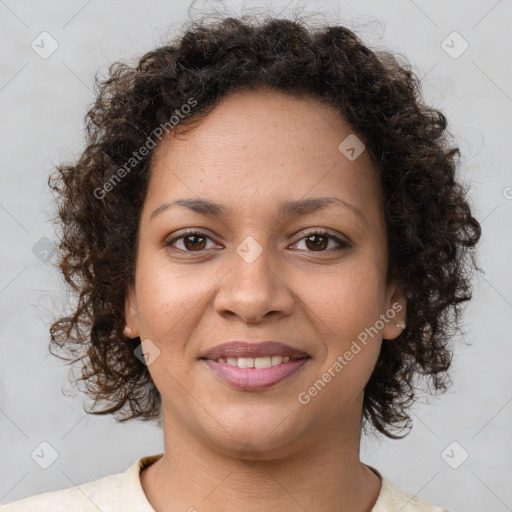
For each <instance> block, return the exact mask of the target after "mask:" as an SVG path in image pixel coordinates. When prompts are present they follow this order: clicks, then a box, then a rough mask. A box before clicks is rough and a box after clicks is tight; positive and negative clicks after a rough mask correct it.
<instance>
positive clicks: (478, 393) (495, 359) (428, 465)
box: [0, 0, 512, 512]
mask: <svg viewBox="0 0 512 512" xmlns="http://www.w3.org/2000/svg"><path fill="white" fill-rule="evenodd" d="M286 4H287V3H285V2H272V3H262V2H247V3H246V4H245V7H244V8H243V10H244V12H246V11H248V10H250V9H252V8H253V7H258V6H262V5H263V6H267V7H272V8H273V9H274V12H275V14H281V11H282V15H284V16H286V13H287V12H289V10H287V9H285V8H284V7H285V6H286ZM210 5H211V6H214V7H216V8H218V9H220V10H221V11H222V9H223V8H222V7H221V6H220V3H219V2H213V1H212V2H210ZM293 5H296V4H292V6H293ZM228 6H229V8H228V9H227V10H228V11H229V10H230V9H231V10H232V12H233V13H240V12H241V10H242V8H241V7H240V4H239V3H238V2H228ZM188 9H189V2H178V1H169V0H167V1H157V0H145V1H144V2H136V1H133V0H129V1H124V2H115V1H99V0H89V1H86V0H69V1H67V2H57V1H56V0H53V1H46V2H35V1H22V0H5V1H3V0H0V34H1V36H0V37H1V44H0V52H1V63H2V67H1V76H0V113H1V117H0V119H1V124H0V130H1V134H0V158H1V159H2V164H1V179H2V186H1V187H0V226H1V234H2V243H1V244H0V252H1V256H0V257H1V262H2V264H1V266H0V308H1V318H0V320H1V321H0V333H1V337H0V344H1V345H0V346H1V352H0V354H1V357H0V460H1V461H2V464H0V503H7V502H10V501H14V500H16V499H20V498H23V497H25V496H29V495H32V494H36V493H41V492H45V491H50V490H55V489H61V488H65V487H70V486H72V485H78V484H81V483H84V482H87V481H92V480H95V479H97V478H99V477H101V476H104V475H107V474H111V473H117V472H121V471H124V470H125V469H126V468H127V467H128V466H129V465H130V464H132V463H133V462H134V461H135V460H136V459H137V458H138V457H141V456H143V455H149V454H153V453H158V452H160V451H161V450H162V449H163V442H162V432H161V430H160V429H159V428H158V427H156V426H154V425H152V424H143V423H137V422H132V423H131V424H121V425H120V424H116V423H115V422H114V421H113V420H112V419H110V418H104V417H103V418H102V417H94V416H91V415H86V414H85V413H84V411H83V408H82V406H83V398H82V395H81V394H80V393H78V392H76V391H75V393H74V395H75V396H73V394H72V393H71V392H70V391H69V390H70V388H71V384H70V381H69V380H68V370H69V368H68V367H66V366H65V365H64V364H63V363H62V362H61V361H60V360H57V359H56V358H54V357H53V356H51V355H49V354H48V349H47V346H48V341H49V333H48V326H49V324H50V322H51V321H52V320H53V318H54V317H55V316H57V315H58V314H59V313H60V312H61V311H62V308H63V307H64V306H65V303H66V300H65V299H66V297H65V295H64V290H65V288H64V286H63V284H62V282H61V279H60V276H59V274H58V272H57V271H56V270H55V269H54V268H53V267H52V266H51V264H52V262H53V261H54V259H55V254H53V255H52V254H51V245H50V244H49V242H48V240H47V239H52V238H53V237H54V232H53V229H54V228H53V226H52V224H51V223H50V222H49V221H48V219H49V218H50V217H52V216H53V215H54V213H55V212H54V209H53V204H52V196H51V194H50V192H49V189H48V187H47V177H48V174H49V173H50V172H51V170H52V168H53V166H54V165H55V164H57V163H59V162H62V161H69V160H70V159H73V158H74V157H76V156H77V155H78V154H79V153H80V150H81V149H82V147H83V146H82V143H83V124H82V121H83V116H84V114H85V112H86V109H87V106H88V105H89V104H90V103H91V102H92V101H93V92H92V84H93V77H94V74H95V73H96V71H100V72H102V73H103V74H104V73H105V71H106V68H107V66H108V65H109V64H110V63H111V62H113V61H114V60H118V59H128V58H130V57H132V56H137V57H140V56H141V55H142V54H144V53H145V52H146V51H149V50H150V49H152V48H153V47H154V46H156V45H158V44H160V43H162V42H164V41H165V36H166V34H170V33H173V31H174V30H175V29H176V28H177V27H179V25H180V23H181V22H182V21H183V20H185V19H187V18H188V16H189V15H190V16H193V17H196V16H197V15H199V14H201V12H202V11H204V10H209V7H208V4H207V3H204V4H199V5H195V6H194V7H193V8H192V9H191V12H190V14H189V13H188ZM307 9H308V10H313V11H315V12H316V11H319V12H323V13H325V16H324V17H325V19H332V18H335V19H338V18H339V17H341V21H342V22H344V23H345V24H346V25H348V26H349V27H350V28H353V29H355V30H356V31H357V32H358V33H359V34H360V35H361V36H362V37H363V39H364V40H365V41H366V42H367V43H369V44H371V45H373V46H374V47H388V48H391V49H392V50H395V51H397V52H400V53H402V54H403V55H404V56H406V57H407V58H408V59H410V60H411V61H412V63H413V65H414V69H415V71H416V72H417V73H418V74H419V76H420V77H423V80H422V81H423V86H424V94H425V97H426V98H427V100H428V101H429V102H430V103H433V104H435V105H436V106H437V107H438V108H440V109H441V110H443V111H444V113H445V114H446V115H447V117H448V119H449V123H450V125H449V126H450V130H451V132H452V133H453V134H454V136H455V137H456V139H457V142H458V144H459V145H460V147H461V150H462V152H463V161H462V166H461V176H462V179H463V181H465V182H467V183H470V184H471V187H472V188H471V198H472V201H473V206H474V212H475V215H476V216H477V218H478V219H479V220H480V221H481V222H482V229H483V237H482V243H481V248H480V264H481V266H482V267H483V268H484V270H485V275H480V276H479V277H478V279H477V280H476V282H475V288H474V300H473V301H472V303H471V304H470V305H469V306H468V307H467V309H466V314H465V320H464V331H465V335H464V340H465V341H466V342H469V343H471V346H465V345H464V344H463V343H461V339H460V338H457V339H455V340H454V343H455V352H456V353H455V358H454V365H453V370H452V375H453V380H454V385H453V387H452V388H451V389H450V391H449V393H447V394H445V395H443V396H442V397H440V398H433V399H430V402H431V403H430V404H427V403H426V400H424V401H423V402H422V403H419V404H418V405H417V406H416V407H415V408H414V417H413V419H414V425H415V426H414V429H413V431H412V432H411V434H410V435H409V436H408V437H407V438H406V439H404V440H402V441H390V440H387V439H381V440H375V439H372V440H368V439H366V440H364V443H363V447H362V460H363V461H365V462H366V463H368V464H371V465H373V466H374V467H377V468H378V469H379V470H380V471H381V472H382V473H383V474H384V475H385V476H386V477H387V478H388V479H390V480H391V481H392V482H394V483H395V484H396V485H398V486H400V487H402V488H404V489H406V490H408V491H409V492H412V493H417V494H418V495H420V496H421V497H423V498H425V499H427V500H430V501H432V502H434V503H437V504H439V505H442V506H444V507H446V508H450V509H452V510H453V511H463V510H464V511H465V510H472V511H475V512H484V511H488V510H494V511H496V512H501V511H503V512H504V511H507V510H512V485H511V482H512V428H511V425H512V385H511V384H512V373H511V372H510V361H511V360H512V343H511V338H510V329H509V327H510V318H511V315H512V279H511V267H510V254H511V249H512V237H511V236H510V231H511V230H510V227H511V225H512V172H511V166H510V156H509V150H510V143H511V142H512V137H511V135H512V133H511V131H512V129H511V123H510V120H511V113H512V85H511V84H512V66H511V61H510V48H512V36H511V32H510V30H509V28H510V25H511V23H512V3H511V2H510V1H508V0H499V1H496V0H489V1H487V0H486V1H483V0H482V1H475V0H472V1H467V0H464V1H462V0H459V1H451V2H447V1H445V0H436V1H433V0H429V1H424V2H421V3H420V2H419V0H417V1H416V2H413V1H412V0H409V1H406V0H404V1H400V2H398V1H396V2H391V1H389V0H387V1H382V0H374V1H368V0H366V1H360V2H355V1H343V2H308V7H307ZM43 31H46V32H48V33H49V34H51V37H52V38H54V39H55V40H56V41H57V43H58V48H57V50H56V51H55V52H54V53H53V54H52V55H50V56H49V57H48V58H45V59H44V58H42V57H41V56H40V55H39V54H38V53H36V51H34V50H33V49H32V47H31V42H32V41H34V40H35V43H34V44H39V45H40V46H42V43H41V42H40V41H41V38H42V37H46V38H47V39H45V46H44V48H45V49H46V50H48V49H50V48H51V40H50V39H49V38H48V36H39V34H41V32H43ZM454 31H457V32H458V33H459V34H460V35H461V36H462V37H463V38H464V40H466V41H467V43H468V44H469V47H468V49H467V50H466V51H465V52H464V53H462V54H461V55H460V56H458V57H457V58H453V57H454V56H455V54H458V53H459V52H460V51H461V50H462V49H463V46H462V45H463V44H464V42H463V40H462V39H460V38H459V39H457V37H458V36H456V35H455V36H453V35H451V36H450V34H452V33H453V32H454ZM448 36H449V37H448ZM447 37H448V39H446V38H447ZM444 40H446V42H445V43H444V44H443V41H444ZM447 46H448V47H447ZM449 47H451V48H449ZM38 50H39V52H42V51H43V49H42V48H39V49H38ZM445 50H447V51H448V52H451V53H452V55H451V56H450V55H449V54H448V53H447V51H445ZM45 251H46V252H45ZM48 251H49V252H48ZM65 393H66V394H67V396H66V395H65ZM42 442H47V443H49V444H50V445H51V446H52V447H53V448H54V449H55V450H56V452H57V454H58V458H57V459H56V460H55V462H54V463H53V464H52V465H51V466H50V467H49V468H48V469H43V468H41V467H40V466H39V465H38V464H37V463H36V462H35V461H34V460H33V458H32V457H31V454H32V453H33V452H34V450H35V451H36V452H37V451H39V452H40V450H41V446H40V445H41V443H42ZM453 442H456V443H458V444H456V445H451V443H453ZM450 445H451V446H450ZM44 446H45V445H43V449H44ZM447 447H448V449H447ZM44 451H45V453H46V454H51V449H45V450H44ZM466 452H467V454H468V458H467V460H465V461H464V462H463V463H462V464H461V465H460V466H459V467H458V468H457V469H454V468H453V467H451V466H456V465H458V464H460V462H461V461H462V460H463V458H464V457H465V454H466ZM443 454H444V455H443ZM47 456H50V455H47ZM34 458H36V457H34ZM47 462H50V460H48V461H47ZM449 463H450V464H451V466H450V464H449Z"/></svg>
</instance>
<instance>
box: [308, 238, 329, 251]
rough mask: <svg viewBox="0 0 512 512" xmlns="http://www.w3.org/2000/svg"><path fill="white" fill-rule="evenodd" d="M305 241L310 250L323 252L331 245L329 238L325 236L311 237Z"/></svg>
mask: <svg viewBox="0 0 512 512" xmlns="http://www.w3.org/2000/svg"><path fill="white" fill-rule="evenodd" d="M305 240H306V246H307V247H308V249H314V250H316V249H320V250H323V249H325V248H326V247H327V246H328V245H329V240H328V237H327V236H325V235H310V236H308V237H306V238H305Z"/></svg>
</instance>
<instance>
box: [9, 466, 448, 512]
mask: <svg viewBox="0 0 512 512" xmlns="http://www.w3.org/2000/svg"><path fill="white" fill-rule="evenodd" d="M368 467H370V469H372V470H373V471H374V472H375V473H377V475H378V476H379V478H380V479H381V484H382V486H381V490H380V494H379V497H378V499H377V502H376V503H375V505H374V506H373V508H372V512H450V511H449V510H446V509H444V508H441V507H438V506H436V505H433V504H432V503H429V502H428V501H425V500H424V499H422V498H419V497H418V496H415V495H414V494H411V493H409V492H406V491H404V490H402V489H400V488H399V487H397V486H395V485H394V484H392V483H391V482H390V481H389V480H387V479H386V478H385V477H383V476H382V474H381V473H379V472H378V471H377V470H376V469H375V468H372V467H371V466H368ZM0 512H1V511H0Z"/></svg>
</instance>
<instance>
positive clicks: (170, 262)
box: [125, 89, 406, 512]
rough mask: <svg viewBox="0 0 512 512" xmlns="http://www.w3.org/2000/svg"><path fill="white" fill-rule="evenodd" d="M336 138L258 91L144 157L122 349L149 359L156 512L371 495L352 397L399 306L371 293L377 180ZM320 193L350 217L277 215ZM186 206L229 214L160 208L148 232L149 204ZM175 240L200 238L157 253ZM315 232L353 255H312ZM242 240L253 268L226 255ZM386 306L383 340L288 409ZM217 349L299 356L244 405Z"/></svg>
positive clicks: (382, 253)
mask: <svg viewBox="0 0 512 512" xmlns="http://www.w3.org/2000/svg"><path fill="white" fill-rule="evenodd" d="M351 133H352V131H351V128H350V126H349V125H348V124H347V123H346V122H345V121H344V119H343V118H342V117H341V116H340V115H339V114H337V113H336V112H335V111H333V110H331V109H330V108H329V107H327V106H325V105H323V104H321V103H319V102H318V101H316V100H315V99H313V98H309V97H307V98H305V97H299V96H290V95H286V94H283V93H281V92H275V91H268V90H262V89H259V90H252V91H244V92H237V93H235V94H233V95H231V96H227V97H225V98H224V99H223V100H222V102H221V103H220V104H219V105H218V106H217V107H216V108H215V110H214V111H213V112H212V113H211V114H210V116H209V117H207V118H206V120H205V121H204V122H203V123H202V124H201V125H199V126H198V127H196V128H195V129H194V130H192V131H191V132H190V133H189V134H187V135H186V136H182V137H179V138H178V139H176V138H174V137H172V136H171V135H168V137H167V139H164V140H163V142H162V144H161V145H160V146H159V147H158V148H157V149H156V154H155V159H154V161H153V167H152V171H151V172H152V175H151V178H150V183H149V188H148V193H147V197H146V200H145V203H144V207H143V210H142V214H141V219H140V227H139V238H138V248H137V263H136V280H135V288H130V289H129V291H128V293H127V296H126V307H125V313H126V326H127V329H128V330H129V331H130V333H131V336H132V337H135V336H140V339H141V340H146V339H150V340H151V342H152V343H154V345H155V346H157V347H158V349H159V351H160V353H159V355H158V357H156V359H155V360H154V362H152V363H151V364H150V365H149V367H148V368H149V371H150V373H151V377H152V378H153V380H154V382H155V385H156V386H157V388H158V390H159V391H160V393H161V395H162V411H163V418H164V442H165V454H164V456H163V457H162V459H160V460H159V461H157V462H156V463H155V464H153V465H152V466H151V467H149V468H148V469H147V470H145V471H144V472H143V473H142V475H141V480H142V486H143V489H144V492H145V493H146V495H147V497H148V499H149V501H150V503H151V504H152V506H153V507H154V508H155V510H157V511H158V512H167V511H171V510H172V511H174V510H188V509H189V508H190V507H195V508H196V509H197V510H200V511H201V512H203V511H204V512H209V511H218V510H225V511H228V512H229V511H235V510H237V511H239V510H241V508H240V507H241V504H243V510H245V511H256V510H258V511H260V510H277V509H278V508H279V509H282V510H287V511H299V510H300V511H303V510H304V509H306V510H308V511H316V510H322V511H324V512H329V511H337V512H339V511H349V510H350V511H352V512H364V511H370V510H371V508H372V506H373V504H374V503H375V501H376V500H377V497H378V494H379V492H380V481H379V479H378V477H377V476H376V475H375V474H374V473H373V472H372V471H371V470H370V469H369V468H368V467H367V466H365V465H364V464H362V463H361V462H360V460H359V439H360V432H361V427H360V423H361V414H362V403H363V392H364V387H365V385H366V383H367V381H368V379H369V378H370V375H371V373H372V370H373V368H374V365H375V363H376V361H377V358H378V355H379V350H380V345H381V341H382V338H386V339H394V338H396V337H397V336H398V335H399V334H401V332H402V330H401V328H400V327H397V326H396V325H395V323H403V322H405V319H406V301H405V298H404V296H403V293H402V291H401V290H400V289H399V288H398V287H397V286H396V285H395V284H394V283H392V282H391V283H386V279H385V275H386V269H387V257H386V254H387V253H386V250H387V247H386V234H385V233H386V232H385V221H384V213H383V205H382V201H381V195H380V189H379V183H378V179H377V171H376V169H375V168H373V166H372V165H371V163H370V159H369V157H368V155H366V153H364V152H363V153H362V154H361V156H359V157H358V158H357V159H356V160H355V161H349V160H348V159H347V158H345V156H344V155H343V154H342V153H341V152H340V151H339V150H338V145H339V144H340V143H341V142H342V141H343V140H344V139H345V138H346V137H347V136H348V135H349V134H351ZM326 196H329V197H336V198H338V199H340V200H343V201H346V202H347V203H350V204H351V205H353V206H355V207H356V208H359V209H360V210H361V212H362V214H363V216H364V217H363V216H360V215H358V214H356V213H355V212H354V211H353V210H352V209H351V208H347V207H346V206H343V205H342V204H335V205H332V206H328V207H327V208H325V209H323V210H318V211H316V212H313V213H309V214H299V215H294V216H290V217H288V218H284V217H281V218H280V217H279V215H278V208H279V205H280V204H281V203H282V202H284V201H287V200H296V199H303V198H313V197H326ZM198 197H200V198H204V199H208V200H211V201H215V202H217V203H220V204H222V205H224V206H226V207H227V208H230V209H231V210H232V211H231V213H229V214H227V215H226V216H225V217H223V218H215V217H213V216H211V215H210V216H209V215H204V214H199V213H195V212H192V211H190V210H189V209H187V208H185V207H182V206H173V207H171V208H169V209H168V210H166V211H165V212H163V213H161V214H160V215H158V216H156V217H154V218H153V219H152V220H150V215H151V213H152V212H153V211H154V210H155V209H156V208H157V207H159V206H160V205H161V204H162V203H163V202H172V201H175V200H177V199H181V198H198ZM185 228H201V229H202V230H206V231H207V232H208V237H209V238H206V239H205V240H204V241H203V240H202V239H198V240H197V241H196V242H195V245H194V240H193V238H189V239H188V242H187V240H186V239H180V240H177V241H175V242H174V245H173V246H168V247H166V246H165V243H166V242H169V241H171V240H172V239H174V238H175V237H177V236H179V235H181V234H183V230H184V229H185ZM316 228H321V229H322V230H324V229H325V230H327V231H328V232H329V233H330V234H332V235H334V236H337V237H338V238H340V239H341V240H344V241H346V242H348V243H349V244H350V246H351V247H349V248H338V247H337V244H336V242H335V241H334V240H333V239H329V238H327V239H323V238H321V237H320V238H318V237H317V241H316V243H318V245H319V246H320V247H321V248H319V249H318V248H315V245H314V243H312V242H310V243H308V242H307V240H308V239H307V238H305V237H307V236H308V235H310V234H311V233H312V232H313V231H314V229H316ZM247 237H252V238H254V239H255V240H256V241H257V243H258V244H259V245H260V246H261V249H262V253H261V255H260V256H259V257H258V258H257V259H256V260H255V261H253V262H252V263H247V262H246V261H245V260H244V259H243V258H242V257H241V256H240V255H239V254H238V253H237V251H236V248H237V247H238V246H239V245H240V244H241V243H242V242H243V241H244V240H245V239H246V238H247ZM313 242H315V240H314V239H313ZM327 242H328V245H327ZM194 247H199V248H200V249H196V250H194ZM180 249H181V250H180ZM187 249H188V252H186V251H187ZM394 303H395V304H396V303H399V304H400V305H401V306H402V309H401V311H400V312H398V313H396V316H395V317H394V318H393V320H392V321H390V322H388V323H386V324H385V326H384V328H383V329H382V331H381V332H380V334H378V335H376V336H375V337H373V338H372V339H371V341H370V342H369V343H368V344H367V345H366V346H364V347H363V348H362V350H361V351H360V352H359V353H358V354H357V355H355V356H354V358H353V359H352V360H351V361H350V362H349V363H348V364H347V365H346V366H345V367H344V368H343V370H342V371H341V372H339V373H338V374H337V375H336V377H335V378H333V379H332V380H331V382H329V383H328V384H327V385H326V386H325V388H324V389H323V390H322V391H321V392H320V393H318V395H317V396H315V397H314V398H312V400H311V401H310V403H308V404H307V405H303V404H301V403H299V401H298V400H297V396H298V394H299V393H300V392H303V391H306V390H307V389H308V388H309V387H310V386H312V385H313V383H314V382H316V381H317V380H318V379H319V378H320V377H321V376H322V374H323V373H324V372H326V371H327V370H328V368H329V367H331V366H332V364H333V363H334V362H335V361H336V358H337V357H338V356H339V355H342V354H344V353H345V352H346V351H347V350H348V349H349V348H350V345H351V343H352V342H353V340H355V339H356V338H357V336H358V334H359V333H361V332H362V331H364V329H365V328H368V327H370V326H373V325H374V324H375V322H376V321H377V320H378V319H379V316H380V315H381V314H383V313H385V312H386V311H388V310H390V309H391V307H392V304H394ZM229 340H247V341H258V340H276V341H281V342H283V343H286V344H289V345H292V346H294V347H297V348H299V349H301V350H304V351H306V352H307V353H308V354H310V356H311V359H310V360H309V361H308V363H307V364H306V365H305V366H304V367H302V368H301V370H300V371H298V372H296V373H295V374H293V375H292V376H291V377H289V378H288V379H285V380H284V381H281V382H280V383H278V384H277V385H275V386H273V387H271V388H268V389H266V390H262V391H250V392H248V391H241V390H238V389H236V388H233V387H231V386H229V385H228V384H227V383H225V382H223V381H222V380H220V379H219V378H218V377H216V376H215V375H214V374H213V373H212V372H211V371H210V370H209V368H208V367H206V365H205V364H204V361H201V360H199V359H198V358H199V357H200V356H201V355H202V354H203V353H204V352H205V351H207V350H208V349H210V348H212V347H214V346H216V345H218V344H220V343H223V342H225V341H229ZM203 500H204V501H203Z"/></svg>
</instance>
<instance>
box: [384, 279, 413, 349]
mask: <svg viewBox="0 0 512 512" xmlns="http://www.w3.org/2000/svg"><path fill="white" fill-rule="evenodd" d="M384 305H385V310H384V315H385V316H386V318H387V319H388V320H387V321H386V322H385V326H384V329H382V337H383V338H384V339H386V340H393V339H395V338H397V337H398V336H400V334H402V333H403V332H404V330H403V329H402V328H401V327H399V326H398V325H396V324H401V325H404V324H405V323H406V321H407V299H406V298H405V292H404V290H403V288H402V287H401V286H399V285H398V284H397V283H396V282H395V281H392V282H391V283H390V284H389V285H388V287H387V291H386V301H385V303H384Z"/></svg>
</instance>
